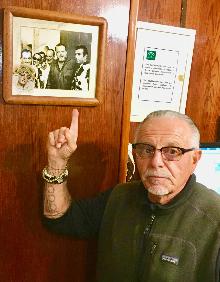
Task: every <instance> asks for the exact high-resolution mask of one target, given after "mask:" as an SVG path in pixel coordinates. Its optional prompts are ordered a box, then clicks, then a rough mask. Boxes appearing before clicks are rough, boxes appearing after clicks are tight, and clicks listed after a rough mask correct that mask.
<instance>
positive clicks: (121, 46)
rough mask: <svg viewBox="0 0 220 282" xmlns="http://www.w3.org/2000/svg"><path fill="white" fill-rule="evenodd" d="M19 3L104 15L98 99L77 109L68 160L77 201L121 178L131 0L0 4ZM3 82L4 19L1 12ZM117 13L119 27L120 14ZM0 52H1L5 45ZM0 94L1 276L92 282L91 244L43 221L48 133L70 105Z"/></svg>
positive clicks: (19, 281)
mask: <svg viewBox="0 0 220 282" xmlns="http://www.w3.org/2000/svg"><path fill="white" fill-rule="evenodd" d="M6 6H19V7H27V8H34V9H42V10H50V11H58V12H59V11H60V12H63V13H72V14H81V15H93V16H101V17H104V18H106V20H107V21H108V35H107V46H106V58H105V71H104V78H103V81H102V84H103V93H102V96H103V97H102V101H103V102H102V104H101V105H99V106H96V107H80V108H79V112H80V118H79V140H78V149H77V152H76V153H75V154H74V156H73V158H72V159H71V169H70V177H69V186H70V190H71V193H72V195H73V197H74V198H82V197H87V196H91V195H94V194H96V193H97V192H98V191H101V190H104V189H107V188H108V187H111V186H113V185H115V184H116V183H117V182H118V175H119V152H120V136H121V118H122V107H123V90H124V75H125V64H126V50H127V34H128V21H129V9H130V1H129V0H115V1H111V0H105V1H93V0H80V1H78V0H54V1H50V0H44V1H38V0H33V1H24V0H17V1H16V0H11V1H6V0H3V1H0V8H4V7H6ZM0 16H1V28H0V33H1V36H0V58H1V60H0V82H1V85H2V72H3V71H4V69H3V62H2V46H3V44H2V26H3V23H2V20H3V18H2V17H3V12H2V9H1V10H0ZM119 17H120V24H118V18H119ZM3 51H4V50H3ZM3 91H4V89H2V88H1V95H0V96H1V98H0V132H1V142H0V154H1V155H0V222H1V227H0V250H1V251H0V281H8V282H9V281H10V282H30V281H32V282H35V281H36V282H39V281H41V282H51V281H57V282H58V281H62V282H64V281H65V282H67V281H71V282H72V281H75V282H85V281H89V282H92V281H94V277H95V264H96V263H95V262H96V244H95V242H93V241H83V240H75V239H73V238H68V237H64V236H59V235H55V234H52V233H50V232H49V231H48V230H46V229H45V228H44V227H43V226H42V223H41V214H42V191H43V189H42V188H43V183H42V180H41V170H42V168H43V167H44V166H45V165H46V163H47V156H46V148H45V143H46V138H47V134H48V132H49V131H51V130H54V129H56V128H59V127H61V126H65V125H66V126H68V125H69V124H70V120H71V111H72V107H71V106H40V105H10V104H6V103H5V102H4V101H3V99H2V93H3Z"/></svg>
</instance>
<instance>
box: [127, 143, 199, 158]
mask: <svg viewBox="0 0 220 282" xmlns="http://www.w3.org/2000/svg"><path fill="white" fill-rule="evenodd" d="M132 148H133V150H134V151H135V154H136V156H137V157H139V158H141V159H146V158H151V157H153V156H154V154H155V152H156V151H157V150H159V151H160V152H161V155H162V158H163V159H164V160H167V161H179V160H180V159H181V157H182V155H183V154H185V153H187V152H190V151H193V150H195V149H196V148H190V149H184V148H180V147H173V146H168V147H162V148H160V149H156V148H155V147H154V146H151V145H149V144H145V143H135V144H132Z"/></svg>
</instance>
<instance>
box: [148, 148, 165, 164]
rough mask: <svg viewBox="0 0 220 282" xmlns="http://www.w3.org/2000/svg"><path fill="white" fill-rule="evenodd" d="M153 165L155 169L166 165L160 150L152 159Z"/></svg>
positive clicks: (156, 151)
mask: <svg viewBox="0 0 220 282" xmlns="http://www.w3.org/2000/svg"><path fill="white" fill-rule="evenodd" d="M151 165H152V166H153V167H162V166H163V165H164V161H163V157H162V153H161V151H160V150H155V152H154V154H153V156H152V157H151Z"/></svg>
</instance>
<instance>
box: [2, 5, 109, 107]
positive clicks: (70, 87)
mask: <svg viewBox="0 0 220 282" xmlns="http://www.w3.org/2000/svg"><path fill="white" fill-rule="evenodd" d="M106 36H107V21H106V20H105V19H104V18H101V17H95V16H80V15H72V14H63V13H58V12H53V11H46V10H39V9H29V8H23V7H7V8H5V9H4V31H3V42H4V45H3V48H4V49H3V98H4V100H5V102H6V103H11V104H44V105H74V106H97V105H98V104H99V103H100V102H101V100H102V94H101V92H102V90H101V89H102V85H103V84H104V83H103V72H104V71H103V69H104V57H105V48H106V46H105V45H106ZM57 44H58V45H57ZM84 47H85V48H84ZM51 49H52V51H51ZM48 50H50V51H51V52H48ZM55 50H56V52H55V53H54V52H53V51H55ZM46 54H48V56H46ZM49 54H50V55H51V54H52V55H51V57H54V58H53V59H54V61H53V63H52V64H50V65H49V63H50V60H49V58H50V56H49ZM53 55H54V56H53ZM47 59H48V60H47ZM39 62H40V63H39ZM60 70H61V71H60Z"/></svg>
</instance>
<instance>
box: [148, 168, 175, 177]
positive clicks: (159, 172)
mask: <svg viewBox="0 0 220 282" xmlns="http://www.w3.org/2000/svg"><path fill="white" fill-rule="evenodd" d="M150 176H154V177H165V178H169V177H170V176H171V175H170V174H169V173H167V172H166V171H163V170H153V169H148V170H146V172H145V173H144V177H150Z"/></svg>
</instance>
